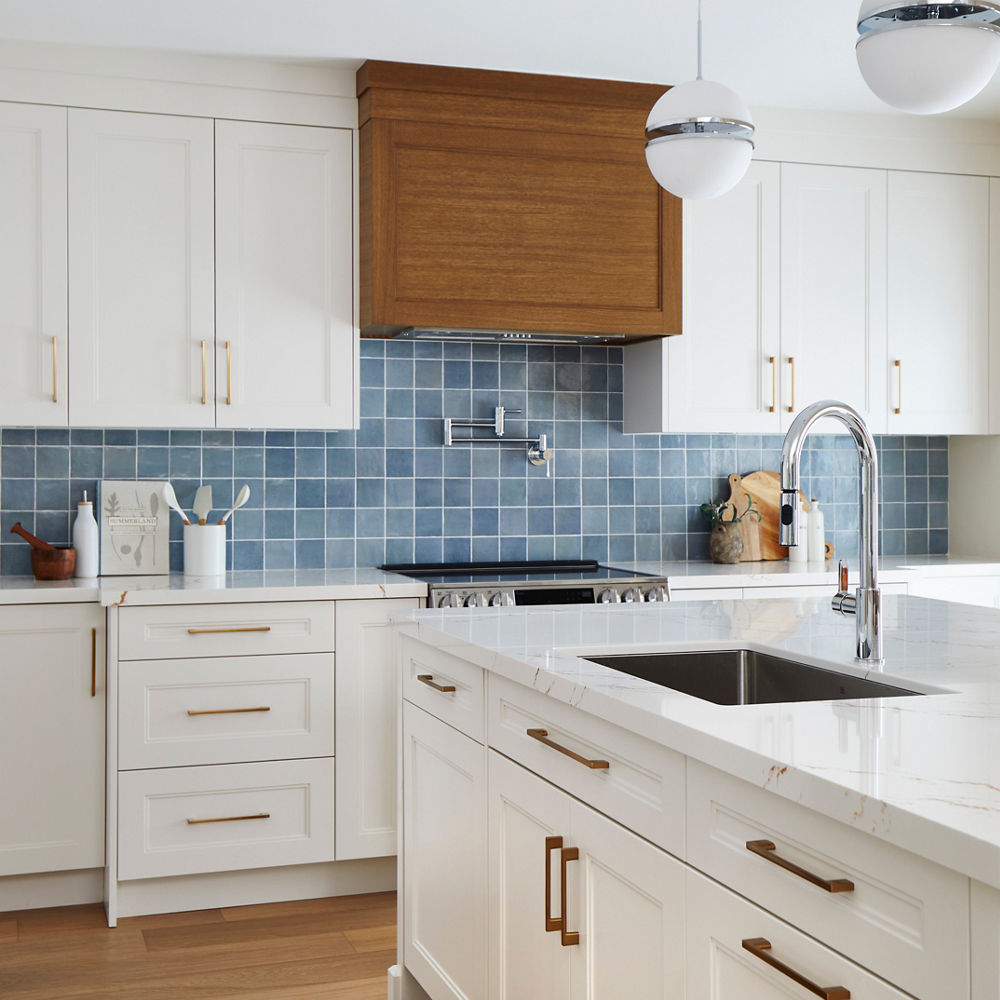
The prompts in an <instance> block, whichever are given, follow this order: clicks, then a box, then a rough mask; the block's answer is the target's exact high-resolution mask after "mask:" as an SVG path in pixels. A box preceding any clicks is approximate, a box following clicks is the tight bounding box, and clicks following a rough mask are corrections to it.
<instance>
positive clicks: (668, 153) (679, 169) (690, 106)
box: [646, 78, 754, 200]
mask: <svg viewBox="0 0 1000 1000" xmlns="http://www.w3.org/2000/svg"><path fill="white" fill-rule="evenodd" d="M753 134H754V126H753V122H752V121H751V119H750V111H749V109H748V108H747V106H746V105H745V104H744V103H743V101H742V100H741V99H740V97H739V96H738V95H737V94H735V93H734V92H733V91H732V90H730V89H729V88H728V87H724V86H723V85H722V84H721V83H714V82H713V81H711V80H702V79H700V78H699V79H697V80H692V81H691V82H690V83H684V84H681V85H680V86H678V87H674V88H672V89H671V90H668V91H667V92H666V93H665V94H664V95H663V96H662V97H661V98H660V99H659V100H658V101H657V102H656V104H654V105H653V108H652V110H651V111H650V112H649V117H648V118H647V119H646V138H647V140H648V141H647V143H646V163H647V164H648V166H649V169H650V172H651V173H652V175H653V177H655V178H656V182H657V183H658V184H659V185H660V187H662V188H664V189H666V190H667V191H669V192H670V193H671V194H673V195H676V196H677V197H678V198H691V199H696V200H702V199H707V198H717V197H718V196H719V195H721V194H725V193H726V192H727V191H729V190H731V189H732V188H733V187H735V186H736V185H737V184H738V183H739V181H740V180H741V179H742V177H743V175H744V174H745V173H746V172H747V168H748V167H749V166H750V158H751V156H752V154H753Z"/></svg>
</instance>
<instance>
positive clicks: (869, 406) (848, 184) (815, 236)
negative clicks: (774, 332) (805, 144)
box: [780, 164, 886, 433]
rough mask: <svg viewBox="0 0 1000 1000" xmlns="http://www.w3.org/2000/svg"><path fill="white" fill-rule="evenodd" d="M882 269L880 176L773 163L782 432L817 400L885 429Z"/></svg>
mask: <svg viewBox="0 0 1000 1000" xmlns="http://www.w3.org/2000/svg"><path fill="white" fill-rule="evenodd" d="M885 273H886V173H885V171H884V170H863V169H858V168H854V167H817V166H804V165H799V164H783V165H782V167H781V355H782V356H781V378H780V382H781V386H782V401H781V402H782V406H781V410H782V413H781V417H782V420H781V428H782V430H786V429H787V428H788V426H789V425H790V424H791V422H792V419H793V418H794V416H795V414H796V413H798V411H799V410H801V409H802V408H803V407H804V406H808V405H809V404H810V403H815V402H816V401H817V400H821V399H837V400H841V401H843V402H845V403H849V404H850V405H851V406H853V407H854V408H855V409H857V410H858V411H860V413H861V414H862V416H864V417H865V419H866V421H867V422H868V425H869V427H870V428H871V429H872V431H874V432H876V433H879V432H882V431H884V430H885V408H886V403H885V377H884V372H885V350H886V347H885V343H886V331H885V322H886V321H885ZM831 429H837V430H842V428H841V427H840V425H839V424H838V425H836V426H835V427H834V428H831Z"/></svg>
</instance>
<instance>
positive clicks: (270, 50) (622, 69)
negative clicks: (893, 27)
mask: <svg viewBox="0 0 1000 1000" xmlns="http://www.w3.org/2000/svg"><path fill="white" fill-rule="evenodd" d="M857 8H858V3H857V2H856V0H835V2H834V3H825V4H820V3H817V2H815V0H813V2H811V3H806V4H797V5H793V4H790V3H788V0H704V15H703V17H704V33H705V66H704V72H705V76H706V77H708V78H712V79H716V80H719V81H720V82H721V83H725V84H726V85H728V86H730V87H732V88H733V89H735V90H737V91H738V92H739V93H740V94H741V95H742V96H743V98H744V99H745V100H746V101H747V102H748V103H749V104H750V106H751V108H753V107H754V106H758V107H788V108H823V109H835V110H842V111H872V112H885V111H887V110H888V109H887V108H886V107H885V105H883V104H881V102H879V101H878V100H877V99H876V98H874V97H873V96H872V95H871V94H870V93H869V91H868V90H867V88H866V87H865V85H864V83H863V81H862V79H861V76H860V74H859V73H858V69H857V65H856V63H855V61H854V39H855V22H856V14H857ZM793 12H795V13H798V14H799V15H800V17H799V18H798V19H796V18H795V17H794V14H793ZM801 15H807V16H806V17H803V16H801ZM695 19H696V0H617V2H615V0H492V2H490V3H484V2H482V0H0V37H7V38H16V39H30V40H33V41H45V42H64V43H73V44H82V45H112V46H128V47H133V48H143V49H160V50H166V51H179V52H198V53H212V54H227V55H251V56H270V57H278V58H291V59H337V60H346V61H348V62H349V63H350V64H351V65H352V66H354V65H357V64H359V63H360V62H361V61H362V60H364V59H368V58H376V59H399V60H404V61H407V62H425V63H439V64H443V65H455V66H480V67H485V68H489V69H506V70H520V71H526V72H535V73H555V74H561V75H567V76H589V77H606V78H612V79H623V80H639V81H650V82H682V81H683V80H685V79H690V78H691V77H693V76H694V73H695ZM952 115H957V116H962V117H967V118H998V119H1000V75H998V79H996V80H994V81H993V82H992V83H991V84H990V86H989V87H987V89H986V91H985V92H984V93H983V94H981V95H980V96H979V97H978V98H976V100H974V101H972V102H970V103H969V104H968V105H966V106H965V107H964V108H961V109H959V110H958V111H956V112H952Z"/></svg>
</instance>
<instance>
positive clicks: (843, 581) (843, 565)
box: [837, 559, 847, 594]
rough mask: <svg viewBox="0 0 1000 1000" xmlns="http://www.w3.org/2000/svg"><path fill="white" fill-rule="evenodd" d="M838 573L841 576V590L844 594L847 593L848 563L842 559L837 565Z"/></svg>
mask: <svg viewBox="0 0 1000 1000" xmlns="http://www.w3.org/2000/svg"><path fill="white" fill-rule="evenodd" d="M837 574H838V576H839V578H840V592H841V593H842V594H846V593H847V563H846V562H845V561H844V560H843V559H841V560H840V564H839V565H838V567H837Z"/></svg>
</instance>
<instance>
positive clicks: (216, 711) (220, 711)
mask: <svg viewBox="0 0 1000 1000" xmlns="http://www.w3.org/2000/svg"><path fill="white" fill-rule="evenodd" d="M270 711H271V706H270V705H261V706H259V707H258V708H189V709H188V710H187V713H188V715H242V714H243V713H244V712H270Z"/></svg>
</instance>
